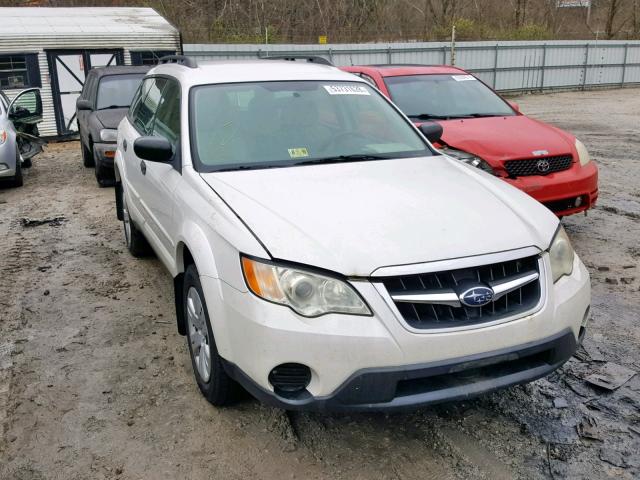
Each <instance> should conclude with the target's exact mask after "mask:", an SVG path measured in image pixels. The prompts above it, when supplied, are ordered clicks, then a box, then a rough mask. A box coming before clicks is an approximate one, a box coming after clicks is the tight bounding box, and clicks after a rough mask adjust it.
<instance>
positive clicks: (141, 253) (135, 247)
mask: <svg viewBox="0 0 640 480" xmlns="http://www.w3.org/2000/svg"><path fill="white" fill-rule="evenodd" d="M121 195H122V225H123V227H124V241H125V244H126V245H127V249H128V250H129V252H130V253H131V255H133V256H134V257H136V258H140V257H146V256H148V255H149V253H150V252H151V247H150V246H149V242H147V239H146V238H144V234H143V233H142V232H141V231H140V230H138V227H136V224H135V222H134V221H133V220H132V219H131V217H130V216H129V207H128V206H127V199H126V197H125V196H124V193H121Z"/></svg>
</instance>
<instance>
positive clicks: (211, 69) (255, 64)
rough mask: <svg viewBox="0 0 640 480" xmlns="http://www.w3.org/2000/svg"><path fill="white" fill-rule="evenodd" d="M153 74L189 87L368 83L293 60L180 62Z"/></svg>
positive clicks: (322, 66)
mask: <svg viewBox="0 0 640 480" xmlns="http://www.w3.org/2000/svg"><path fill="white" fill-rule="evenodd" d="M149 74H150V75H152V74H153V75H157V74H165V75H171V76H173V77H175V78H177V79H178V81H180V83H181V84H183V85H186V86H193V85H207V84H219V83H243V82H273V81H296V80H300V81H304V80H318V81H338V82H339V81H350V82H359V83H366V82H364V80H362V79H361V78H359V77H356V76H355V75H352V74H350V73H347V72H344V71H342V70H340V69H338V68H336V67H333V66H330V65H324V64H320V63H315V62H302V61H289V60H227V61H207V62H198V63H197V66H196V67H188V66H186V65H181V64H176V63H165V64H162V65H158V66H157V67H155V68H153V69H152V70H150V71H149Z"/></svg>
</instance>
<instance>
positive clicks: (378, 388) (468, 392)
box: [222, 329, 577, 412]
mask: <svg viewBox="0 0 640 480" xmlns="http://www.w3.org/2000/svg"><path fill="white" fill-rule="evenodd" d="M576 348H577V341H576V337H575V335H574V334H573V331H572V330H570V329H567V330H564V331H562V332H560V333H558V334H556V335H553V336H551V337H548V338H545V339H542V340H538V341H535V342H529V343H526V344H523V345H519V346H517V347H511V348H505V349H500V350H496V351H493V352H486V353H480V354H475V355H469V356H465V357H459V358H456V359H449V360H443V361H438V362H430V363H426V364H419V365H409V366H404V367H382V368H368V369H364V370H360V371H357V372H355V373H354V374H353V375H352V376H351V377H350V378H349V379H347V380H346V381H345V382H344V383H343V384H342V385H341V386H340V387H338V388H337V389H336V390H335V392H334V393H333V394H331V395H329V396H325V397H313V396H312V395H311V394H310V393H309V392H308V391H307V390H304V391H303V392H302V393H301V394H300V395H298V396H297V397H296V398H284V397H282V396H279V395H277V394H275V393H274V392H271V391H268V390H266V389H264V388H263V387H261V386H260V385H258V384H257V383H256V382H255V381H254V380H252V379H251V378H250V377H249V376H248V375H247V374H246V373H244V372H243V371H242V370H241V369H240V368H238V367H237V366H236V365H235V364H233V363H231V362H228V361H226V360H224V359H222V362H223V366H224V368H225V371H226V372H227V374H228V375H229V376H231V377H232V378H233V379H234V380H235V381H237V382H238V383H239V384H240V385H242V386H243V387H244V388H245V389H246V390H247V391H248V392H249V393H251V394H252V395H253V396H254V397H256V398H257V399H258V400H260V401H261V402H262V403H265V404H267V405H271V406H274V407H278V408H283V409H285V410H313V411H335V412H340V411H342V412H348V411H403V410H412V409H415V408H417V407H421V406H425V405H433V404H437V403H443V402H451V401H459V400H468V399H470V398H473V397H476V396H478V395H481V394H485V393H489V392H492V391H495V390H498V389H502V388H506V387H510V386H513V385H518V384H522V383H528V382H531V381H533V380H536V379H538V378H542V377H544V376H546V375H548V374H550V373H551V372H553V371H554V370H556V369H557V368H559V367H560V366H562V365H563V364H564V363H565V362H566V361H567V360H569V358H571V356H572V355H573V354H574V352H575V351H576ZM535 355H544V356H545V358H546V356H548V360H547V361H546V362H543V363H542V364H541V365H537V366H534V367H532V368H529V369H525V370H522V371H518V372H515V373H512V374H507V375H504V376H499V377H496V378H489V379H484V380H482V381H478V382H469V383H467V384H463V385H457V386H453V387H450V388H444V389H439V390H434V391H427V392H423V393H416V394H412V395H402V396H399V395H396V393H397V387H398V384H399V383H400V382H406V381H411V380H416V379H417V380H419V379H429V378H430V377H436V376H440V375H448V374H451V375H455V374H456V373H460V372H464V371H466V370H473V369H477V368H483V367H487V366H491V365H497V364H499V363H501V362H504V364H507V362H511V361H518V360H522V359H526V358H527V357H530V356H535Z"/></svg>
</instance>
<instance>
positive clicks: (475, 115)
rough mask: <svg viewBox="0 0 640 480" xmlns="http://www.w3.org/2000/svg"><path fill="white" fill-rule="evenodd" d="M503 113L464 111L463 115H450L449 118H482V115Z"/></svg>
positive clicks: (498, 115) (491, 115)
mask: <svg viewBox="0 0 640 480" xmlns="http://www.w3.org/2000/svg"><path fill="white" fill-rule="evenodd" d="M504 116H505V114H504V113H465V114H464V115H451V117H449V118H484V117H504Z"/></svg>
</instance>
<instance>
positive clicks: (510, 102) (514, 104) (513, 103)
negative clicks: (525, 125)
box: [507, 100, 520, 113]
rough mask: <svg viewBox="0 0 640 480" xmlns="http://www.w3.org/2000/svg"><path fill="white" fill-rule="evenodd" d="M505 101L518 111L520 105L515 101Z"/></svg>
mask: <svg viewBox="0 0 640 480" xmlns="http://www.w3.org/2000/svg"><path fill="white" fill-rule="evenodd" d="M507 102H508V103H509V105H511V108H513V109H514V110H515V111H516V112H518V113H520V105H518V104H517V103H516V102H512V101H511V100H507Z"/></svg>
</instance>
